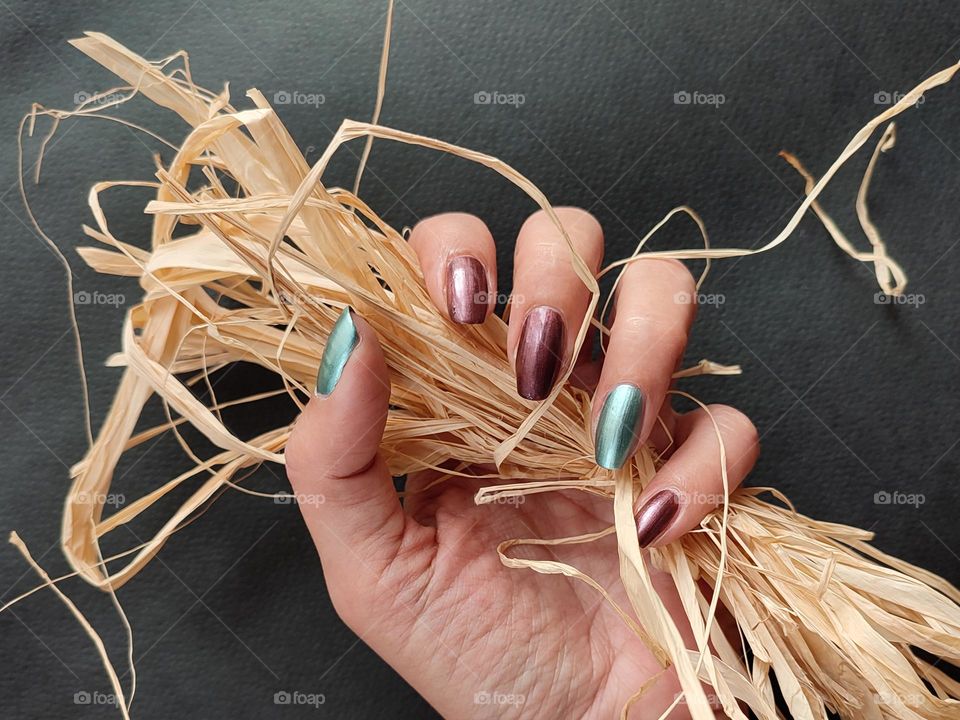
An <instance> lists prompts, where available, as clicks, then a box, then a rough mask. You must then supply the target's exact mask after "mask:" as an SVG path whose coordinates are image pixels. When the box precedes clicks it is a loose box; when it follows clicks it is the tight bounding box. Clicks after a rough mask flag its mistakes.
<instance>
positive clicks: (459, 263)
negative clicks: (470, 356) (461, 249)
mask: <svg viewBox="0 0 960 720" xmlns="http://www.w3.org/2000/svg"><path fill="white" fill-rule="evenodd" d="M446 289H447V310H448V311H449V312H450V319H451V320H453V321H454V322H455V323H460V324H470V325H476V324H478V323H482V322H483V321H484V320H485V319H486V317H487V308H488V307H489V304H490V294H489V289H488V287H487V271H486V269H485V268H484V267H483V263H481V262H480V261H479V260H477V259H476V258H475V257H470V256H469V255H460V256H459V257H455V258H453V259H451V260H450V262H449V263H447V288H446Z"/></svg>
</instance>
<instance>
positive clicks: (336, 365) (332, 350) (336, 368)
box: [316, 305, 360, 397]
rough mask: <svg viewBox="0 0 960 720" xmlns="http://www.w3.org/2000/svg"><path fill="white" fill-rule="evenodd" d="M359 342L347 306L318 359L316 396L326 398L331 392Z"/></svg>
mask: <svg viewBox="0 0 960 720" xmlns="http://www.w3.org/2000/svg"><path fill="white" fill-rule="evenodd" d="M359 342H360V335H358V334H357V327H356V325H354V324H353V318H352V317H351V308H350V306H349V305H348V306H347V307H345V308H344V309H343V312H342V313H340V317H339V318H337V322H336V323H334V325H333V330H331V331H330V336H329V337H328V338H327V346H326V347H325V348H324V349H323V357H322V358H321V359H320V369H319V370H318V371H317V390H316V393H317V395H320V396H321V397H326V396H327V395H329V394H330V393H332V392H333V389H334V388H335V387H336V386H337V381H338V380H340V375H341V373H343V368H344V366H345V365H346V364H347V360H349V359H350V353H352V352H353V349H354V348H355V347H356V346H357V343H359Z"/></svg>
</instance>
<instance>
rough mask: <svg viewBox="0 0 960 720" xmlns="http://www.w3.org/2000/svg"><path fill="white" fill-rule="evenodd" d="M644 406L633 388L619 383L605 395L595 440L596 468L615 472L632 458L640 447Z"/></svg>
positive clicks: (638, 391)
mask: <svg viewBox="0 0 960 720" xmlns="http://www.w3.org/2000/svg"><path fill="white" fill-rule="evenodd" d="M643 404H644V403H643V393H642V392H641V391H640V388H638V387H637V386H636V385H630V384H629V383H622V384H620V385H617V386H616V387H615V388H613V390H611V391H610V392H609V393H607V397H606V399H605V400H604V401H603V409H602V410H601V411H600V419H599V420H598V421H597V431H596V435H595V436H594V445H595V446H596V457H597V465H600V466H601V467H605V468H608V469H610V470H617V469H619V468H621V467H623V464H624V463H625V462H626V461H627V460H628V459H630V458H631V457H633V454H634V453H635V452H636V451H637V445H639V444H640V425H641V424H642V422H643Z"/></svg>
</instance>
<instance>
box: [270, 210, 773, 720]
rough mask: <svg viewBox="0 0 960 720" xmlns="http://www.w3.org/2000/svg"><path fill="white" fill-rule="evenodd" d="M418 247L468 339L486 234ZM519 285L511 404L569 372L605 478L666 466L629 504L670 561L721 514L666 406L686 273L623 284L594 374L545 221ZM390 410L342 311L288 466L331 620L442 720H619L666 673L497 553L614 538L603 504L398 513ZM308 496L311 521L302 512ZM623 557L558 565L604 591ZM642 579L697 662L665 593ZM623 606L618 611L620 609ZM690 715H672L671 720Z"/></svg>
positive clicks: (565, 585) (630, 640) (581, 242)
mask: <svg viewBox="0 0 960 720" xmlns="http://www.w3.org/2000/svg"><path fill="white" fill-rule="evenodd" d="M557 214H558V215H559V217H560V219H561V223H562V224H563V226H564V228H565V229H566V231H567V233H568V235H569V237H570V239H571V240H572V241H573V243H574V245H575V246H576V248H577V250H578V252H579V253H580V254H581V256H582V257H583V258H584V259H585V261H586V262H587V264H588V265H589V266H590V267H591V268H592V269H593V270H594V271H596V270H597V269H598V268H599V266H600V262H601V260H602V257H603V233H602V230H601V228H600V225H599V224H598V223H597V221H596V220H595V219H594V218H593V216H591V215H590V214H589V213H587V212H585V211H583V210H579V209H576V208H558V209H557ZM410 243H411V245H412V246H413V247H414V249H415V250H416V252H417V254H418V256H419V258H420V262H421V265H422V268H423V272H424V276H425V278H426V282H427V287H428V289H429V291H430V295H431V297H432V298H433V300H434V302H435V303H436V304H437V306H438V308H439V309H440V310H441V311H442V312H443V313H445V314H446V315H447V316H448V317H450V319H451V320H453V321H454V322H458V323H477V322H482V321H483V320H484V318H486V316H487V314H489V313H490V312H492V310H493V307H494V305H495V302H494V301H495V298H496V294H497V283H496V269H497V266H496V255H495V252H494V243H493V238H492V237H491V235H490V232H489V231H488V230H487V228H486V226H485V225H484V223H483V222H482V221H480V220H479V219H477V218H476V217H473V216H470V215H463V214H446V215H440V216H437V217H433V218H429V219H427V220H424V221H423V222H421V223H420V224H418V225H417V227H416V228H415V229H414V230H413V233H412V235H411V238H410ZM514 278H515V283H514V288H513V293H512V300H511V304H512V306H511V314H510V329H509V335H508V346H509V349H508V352H509V357H510V360H511V362H512V363H513V366H514V368H515V370H516V375H517V392H518V393H519V394H520V395H522V396H523V397H525V398H529V399H542V398H544V397H546V396H547V394H548V393H549V391H550V389H551V388H552V387H553V385H554V383H555V382H556V380H557V379H558V377H560V375H561V374H562V372H563V371H564V369H565V368H566V367H567V366H568V365H569V364H570V363H575V364H576V365H575V370H574V376H573V377H574V380H575V381H576V382H579V383H580V384H581V385H583V386H585V387H588V388H591V387H593V386H595V387H596V390H595V393H594V396H593V397H594V401H593V423H594V427H595V445H596V460H597V462H598V463H599V464H600V465H602V466H604V467H608V468H616V467H620V466H622V465H623V464H624V463H625V462H626V461H627V460H628V459H629V458H630V457H631V456H632V454H633V453H634V452H635V451H636V449H637V447H638V446H639V444H640V443H644V442H650V443H652V444H653V445H655V446H657V447H658V448H660V449H661V450H666V456H667V460H666V462H665V464H664V465H663V467H662V468H661V469H660V471H659V472H658V473H657V475H656V477H655V478H654V480H653V481H652V482H651V483H650V485H649V486H648V487H647V488H646V490H645V491H644V492H643V494H642V496H641V497H640V498H639V501H638V503H637V526H638V532H639V535H640V543H641V545H642V546H655V545H661V544H664V543H669V542H671V541H673V540H676V539H677V538H678V537H680V536H681V535H683V533H685V532H687V531H689V530H691V529H693V528H695V527H696V526H697V525H698V523H699V522H700V521H701V520H702V519H703V517H704V516H705V515H706V514H707V513H708V512H709V511H710V510H712V509H713V508H715V507H716V506H717V504H719V503H720V502H722V499H723V486H722V481H721V471H720V467H719V461H718V460H719V452H718V442H717V437H716V434H715V431H714V426H713V423H712V422H711V420H710V418H709V417H708V415H707V414H706V413H704V412H703V411H702V410H701V411H696V412H692V413H688V414H685V415H677V414H676V413H675V412H674V411H673V410H672V408H671V407H670V404H669V402H668V401H667V400H666V398H667V391H668V389H669V387H670V384H671V376H672V374H673V372H674V371H675V369H676V368H677V367H678V365H679V363H680V361H681V359H682V356H683V351H684V348H685V346H686V343H687V334H688V331H689V329H690V325H691V323H692V321H693V317H694V312H695V307H696V305H695V296H696V288H695V283H694V280H693V278H692V277H691V275H690V273H689V272H688V271H687V270H686V268H685V267H684V266H683V265H682V264H681V263H679V262H675V261H665V260H656V259H645V260H640V261H637V262H634V263H632V264H630V265H629V266H628V267H627V269H626V270H625V271H624V275H623V278H622V279H621V281H620V286H619V288H618V293H617V297H616V307H615V316H614V322H613V327H612V331H611V336H610V339H609V344H608V345H607V352H606V355H605V359H604V360H603V362H602V363H601V362H591V361H590V360H589V359H585V360H584V359H582V358H581V359H580V361H579V362H578V359H575V358H573V357H572V355H573V344H574V340H575V336H576V332H577V330H578V328H579V327H580V325H581V323H582V321H583V317H584V314H585V312H586V310H587V307H588V301H589V294H588V291H587V290H586V289H585V288H584V286H583V283H582V282H581V281H580V280H579V279H578V278H577V276H576V275H575V274H574V271H573V268H572V266H571V263H570V255H569V251H568V248H567V246H566V243H565V242H564V241H563V239H562V237H560V235H559V233H558V232H557V230H556V228H555V227H554V226H553V224H552V223H551V222H550V220H549V219H548V218H547V216H546V215H545V214H543V213H537V214H536V215H533V216H532V217H531V218H530V219H529V220H528V221H527V222H526V223H525V224H524V226H523V228H522V229H521V230H520V235H519V237H518V238H517V243H516V255H515V262H514ZM389 396H390V386H389V378H388V374H387V368H386V364H385V362H384V358H383V354H382V352H381V349H380V345H379V343H378V341H377V337H376V335H375V334H374V332H373V331H372V329H371V328H370V326H369V325H367V324H366V322H364V320H363V318H362V317H359V316H358V315H357V314H356V313H353V312H352V311H348V312H346V313H345V314H344V315H343V316H342V317H341V319H340V320H339V321H338V323H337V326H336V328H335V330H334V331H333V333H331V337H330V340H329V341H328V344H327V348H326V349H325V351H324V357H323V361H322V363H321V369H320V376H319V378H318V396H317V397H315V398H314V399H312V400H311V401H310V403H309V404H308V405H307V408H306V410H305V411H304V413H303V415H302V416H301V418H300V419H299V420H298V422H297V424H296V427H295V428H294V430H293V433H292V435H291V437H290V441H289V443H288V446H287V450H286V459H287V471H288V474H289V477H290V482H291V484H292V485H293V487H294V490H295V491H296V493H297V494H298V495H299V496H302V497H305V498H306V500H305V501H304V502H302V503H301V504H300V507H301V510H302V511H303V516H304V519H305V520H306V523H307V526H308V527H309V529H310V532H311V534H312V536H313V539H314V542H315V543H316V545H317V550H318V552H319V553H320V559H321V561H322V563H323V569H324V575H325V577H326V581H327V585H328V588H329V592H330V597H331V598H332V600H333V603H334V606H335V607H336V610H337V612H338V613H339V614H340V616H341V617H342V618H343V620H344V621H345V622H346V623H347V624H348V625H349V626H350V627H351V628H352V629H353V630H354V631H355V632H356V633H357V634H358V635H359V636H360V637H361V638H362V639H363V640H364V641H365V642H366V643H367V644H368V645H370V647H372V648H373V649H374V650H375V651H376V652H377V653H378V654H379V655H380V656H381V657H383V658H384V659H385V660H386V661H387V662H388V663H390V664H391V665H392V666H393V667H394V668H395V669H396V670H397V671H398V672H399V673H400V674H401V675H403V677H404V678H406V679H407V681H408V682H410V684H411V685H413V686H414V688H416V689H417V691H418V692H420V693H421V694H422V695H423V696H424V697H425V698H426V699H427V700H428V701H429V702H430V703H431V704H432V705H433V706H434V707H435V708H436V709H437V710H438V711H440V713H442V714H443V715H444V716H446V717H450V718H475V717H524V718H540V717H543V718H580V717H602V718H610V717H616V716H617V714H618V713H619V711H620V709H621V708H622V707H623V705H624V704H625V703H626V701H627V699H628V698H629V697H630V696H631V695H632V694H633V693H634V692H636V691H637V689H639V688H640V686H641V685H643V683H644V682H645V681H646V680H647V679H648V678H651V677H653V676H654V675H656V674H657V673H658V672H660V667H659V665H658V664H657V662H656V660H655V659H654V658H653V656H652V655H651V654H650V652H649V651H648V650H647V648H646V647H645V646H644V645H643V643H642V642H641V641H640V640H639V639H638V638H637V637H636V636H635V635H634V634H633V633H632V632H631V631H630V630H629V629H628V628H627V627H626V626H625V625H624V624H623V621H622V620H621V619H620V618H619V617H618V616H617V615H616V614H615V613H614V612H613V610H612V609H611V608H610V607H609V606H608V605H607V604H606V603H605V602H603V601H602V600H601V598H600V597H599V596H598V595H597V594H596V592H595V591H594V590H592V589H591V588H589V587H587V586H586V585H584V584H583V583H580V582H579V581H577V580H574V579H571V578H565V577H562V576H557V575H551V576H544V575H539V574H537V573H533V572H522V571H517V570H508V569H506V568H504V567H503V566H502V565H501V564H500V561H499V559H498V557H497V553H496V551H495V547H496V545H497V543H499V542H501V541H503V540H506V539H509V538H515V537H544V538H551V537H562V536H572V535H578V534H583V533H588V532H594V531H596V530H597V529H598V528H600V527H603V526H604V525H609V524H611V523H612V506H611V504H610V502H609V501H603V500H602V499H599V498H594V497H592V496H590V495H587V494H586V493H578V492H574V491H569V492H562V493H560V492H558V493H551V494H549V495H538V496H533V497H531V498H528V499H527V502H526V503H522V504H518V505H517V506H516V507H515V508H503V507H491V506H476V505H475V504H474V502H473V496H474V493H475V492H476V490H477V489H478V488H479V487H480V484H481V483H480V481H471V480H469V479H467V478H459V479H456V478H452V479H448V480H446V481H444V482H442V483H439V484H438V485H436V486H435V487H434V488H431V489H430V490H428V491H426V492H423V493H415V494H412V495H409V496H408V497H407V499H406V502H405V504H404V506H401V504H400V502H399V500H398V498H397V494H396V492H395V490H394V485H393V482H392V479H391V477H390V474H389V472H388V471H387V468H386V466H385V464H384V463H383V461H382V459H381V458H380V457H379V456H378V453H377V451H378V447H379V444H380V441H381V439H382V434H383V428H384V424H385V422H386V417H387V404H388V400H389ZM710 410H711V413H712V415H713V418H714V419H715V420H716V422H717V423H718V425H719V427H720V430H721V434H722V436H723V440H724V445H725V447H726V454H727V471H728V478H729V482H730V485H731V487H735V486H736V485H738V484H739V483H740V482H741V481H742V480H743V478H744V476H745V475H746V474H747V472H749V470H750V469H751V468H752V466H753V464H754V462H755V461H756V457H757V452H758V445H757V434H756V430H755V429H754V427H753V424H752V423H751V422H750V420H749V419H747V418H746V417H745V416H744V415H743V414H742V413H740V412H738V411H737V410H734V409H733V408H730V407H726V406H722V405H714V406H711V408H710ZM658 416H659V418H660V420H661V421H662V422H660V423H658V421H657V418H658ZM670 437H672V438H673V442H672V443H670V442H668V438H670ZM432 477H435V476H431V475H430V474H428V473H420V474H417V475H414V476H411V477H409V478H408V480H407V488H408V489H415V488H417V487H424V486H425V485H427V484H428V483H429V481H430V480H431V478H432ZM483 484H491V483H490V481H489V480H485V481H483ZM311 496H313V497H318V498H319V497H322V498H323V502H317V503H311V502H309V498H310V497H311ZM615 548H616V538H615V537H614V536H610V537H607V538H605V539H604V540H601V541H598V542H594V543H589V544H585V545H573V546H569V547H566V548H564V551H563V552H564V560H565V561H567V562H570V563H571V564H573V565H576V566H578V567H581V568H583V569H584V570H585V571H587V572H588V573H589V574H591V575H592V576H593V577H594V578H595V579H596V580H597V581H598V582H600V583H601V584H603V585H604V586H605V587H607V588H611V589H616V588H619V587H620V583H619V569H618V564H617V561H616V557H617V554H616V549H615ZM654 579H655V582H656V583H657V584H658V587H660V588H662V589H661V593H662V597H663V600H664V602H665V603H666V604H667V607H668V608H669V609H670V610H671V612H672V613H673V615H674V617H675V618H677V620H678V624H679V626H680V627H681V628H683V629H684V631H685V632H686V637H687V641H688V643H689V644H690V645H691V646H692V645H693V641H692V637H691V636H690V633H689V629H688V628H686V621H685V619H684V618H685V616H684V614H683V612H682V610H681V609H680V604H679V600H678V598H677V596H676V593H675V591H674V590H673V586H672V582H671V581H670V578H669V577H668V576H665V575H663V574H660V575H656V574H655V576H654ZM619 592H620V594H619V595H618V593H617V592H616V591H615V592H614V596H615V597H616V598H618V599H619V600H620V601H621V602H622V603H623V605H624V606H626V605H627V604H628V603H627V602H626V599H625V598H624V597H623V595H622V590H620V591H619ZM678 691H679V685H678V683H677V680H676V677H675V675H674V674H673V673H672V671H668V672H666V673H663V675H662V676H661V677H660V679H659V680H657V681H656V683H655V685H654V686H653V687H652V689H651V690H650V691H649V693H648V694H647V696H645V699H644V700H643V702H642V703H638V704H637V705H636V706H634V708H633V710H632V712H631V717H640V718H646V717H653V718H656V717H659V716H660V714H661V713H662V712H663V710H664V709H665V708H666V707H668V706H669V705H670V703H671V702H673V700H674V698H675V696H676V693H677V692H678ZM685 714H686V713H685V706H684V705H683V704H680V705H679V706H678V708H677V709H676V710H675V713H674V714H673V715H671V717H683V716H684V715H685Z"/></svg>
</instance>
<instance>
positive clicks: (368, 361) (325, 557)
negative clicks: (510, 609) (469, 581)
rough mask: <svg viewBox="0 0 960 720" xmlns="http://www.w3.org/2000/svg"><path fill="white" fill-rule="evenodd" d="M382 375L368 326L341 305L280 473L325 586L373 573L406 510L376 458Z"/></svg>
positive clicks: (387, 558)
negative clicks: (304, 526) (291, 491)
mask: <svg viewBox="0 0 960 720" xmlns="http://www.w3.org/2000/svg"><path fill="white" fill-rule="evenodd" d="M389 400H390V379H389V376H388V374H387V365H386V362H385V361H384V359H383V351H382V350H381V348H380V343H379V342H378V340H377V336H376V333H375V332H374V330H373V328H371V327H370V325H368V324H367V322H366V321H365V320H363V318H361V317H359V316H358V315H357V314H356V312H355V311H354V310H352V309H351V308H350V307H345V308H344V310H343V312H342V314H341V315H340V318H339V319H338V320H337V322H336V324H335V325H334V326H333V329H332V330H331V332H330V336H329V337H328V339H327V345H326V347H325V349H324V351H323V358H322V360H321V361H320V369H319V372H318V374H317V391H316V393H315V395H314V397H313V398H312V399H311V400H310V402H309V403H308V404H307V406H306V408H305V409H304V411H303V413H302V414H301V416H300V418H299V419H298V420H297V422H296V424H295V426H294V428H293V431H292V432H291V434H290V439H289V440H288V442H287V447H286V452H285V457H286V465H287V476H288V478H289V479H290V484H291V486H293V489H294V492H295V493H296V495H297V500H298V505H299V506H300V510H301V512H302V513H303V518H304V520H305V521H306V524H307V527H308V528H309V530H310V534H311V535H312V536H313V541H314V543H315V544H316V546H317V551H318V552H319V553H320V559H321V561H322V563H323V566H324V573H325V575H326V576H327V580H328V582H329V583H331V584H335V583H337V582H339V581H340V580H341V579H344V580H350V581H351V582H350V584H351V585H353V584H354V583H355V582H356V581H358V580H360V578H359V577H357V574H358V572H360V573H362V574H363V575H366V574H367V573H366V572H363V571H364V570H368V571H369V572H372V573H379V572H381V571H382V570H383V569H384V568H386V566H387V565H388V564H389V563H390V562H391V560H392V559H393V558H394V557H395V556H396V553H397V549H398V548H399V546H400V543H401V541H402V539H403V535H404V531H405V526H406V524H407V522H408V520H407V515H406V514H405V513H404V512H403V510H402V508H401V507H400V501H399V499H398V497H397V493H396V490H395V489H394V486H393V480H392V478H391V476H390V473H389V471H388V470H387V466H386V464H385V463H384V461H383V460H382V459H381V457H380V456H379V455H378V450H379V446H380V442H381V440H382V438H383V429H384V426H385V425H386V420H387V407H388V403H389Z"/></svg>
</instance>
